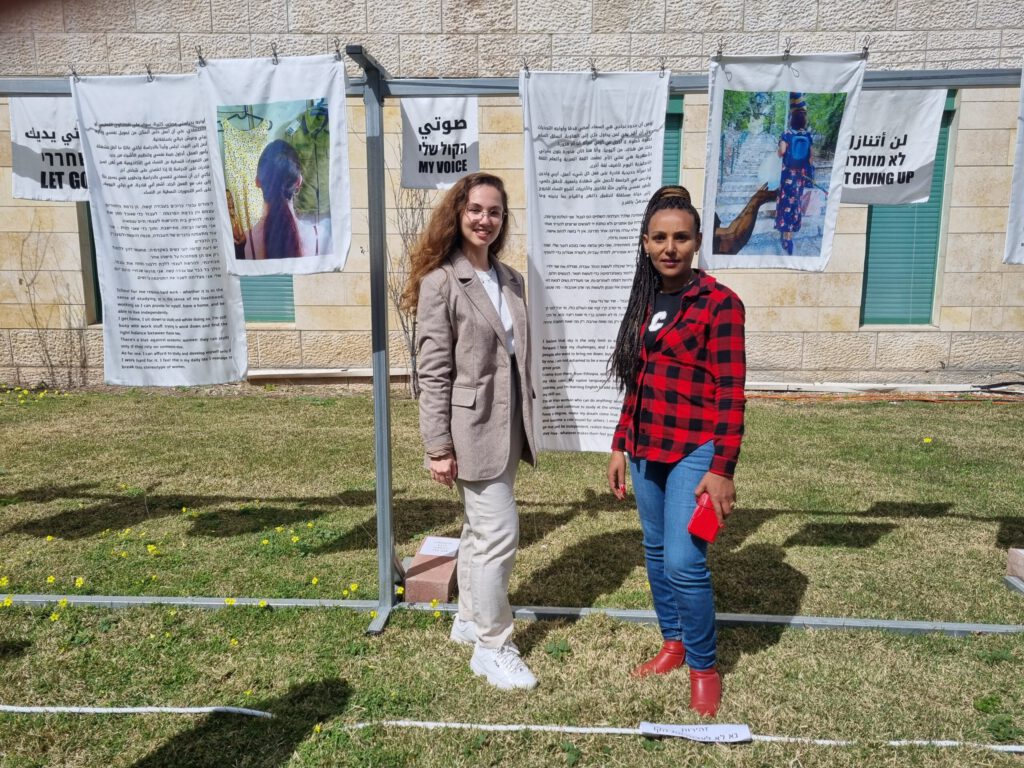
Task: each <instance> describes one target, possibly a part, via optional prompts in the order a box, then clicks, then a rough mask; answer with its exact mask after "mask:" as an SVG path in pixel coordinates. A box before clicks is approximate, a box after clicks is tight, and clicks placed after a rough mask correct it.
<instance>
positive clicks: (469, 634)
mask: <svg viewBox="0 0 1024 768" xmlns="http://www.w3.org/2000/svg"><path fill="white" fill-rule="evenodd" d="M448 638H449V639H450V640H451V641H452V642H453V643H458V644H459V645H476V624H475V623H474V622H472V621H466V620H465V619H461V618H459V616H458V615H456V616H455V621H453V622H452V631H451V633H450V634H449V635H448Z"/></svg>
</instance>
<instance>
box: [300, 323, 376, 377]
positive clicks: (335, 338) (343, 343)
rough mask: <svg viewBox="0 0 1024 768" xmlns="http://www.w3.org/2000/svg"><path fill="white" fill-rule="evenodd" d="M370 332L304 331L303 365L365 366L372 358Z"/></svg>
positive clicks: (317, 366)
mask: <svg viewBox="0 0 1024 768" xmlns="http://www.w3.org/2000/svg"><path fill="white" fill-rule="evenodd" d="M370 341H371V340H370V334H369V333H368V332H353V331H349V332H342V331H330V332H327V331H324V332H318V331H306V330H304V331H302V365H303V366H304V367H306V368H346V367H349V368H351V367H365V366H366V365H368V363H369V361H370V358H371V354H372V352H371V346H370Z"/></svg>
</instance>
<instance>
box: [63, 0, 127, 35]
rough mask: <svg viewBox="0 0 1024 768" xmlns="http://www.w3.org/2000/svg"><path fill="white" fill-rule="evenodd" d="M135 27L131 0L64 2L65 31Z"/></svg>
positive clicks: (99, 30) (122, 29)
mask: <svg viewBox="0 0 1024 768" xmlns="http://www.w3.org/2000/svg"><path fill="white" fill-rule="evenodd" d="M134 29H135V7H134V6H133V5H132V0H76V2H71V3H64V31H65V32H106V31H112V32H113V31H116V32H131V31H133V30H134Z"/></svg>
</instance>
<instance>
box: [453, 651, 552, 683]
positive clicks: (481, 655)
mask: <svg viewBox="0 0 1024 768" xmlns="http://www.w3.org/2000/svg"><path fill="white" fill-rule="evenodd" d="M469 668H470V669H472V670H473V674H475V675H478V676H480V675H482V676H484V677H486V678H487V682H488V683H490V684H491V685H493V686H495V687H496V688H501V689H502V690H506V691H507V690H510V689H512V688H536V687H537V678H536V677H534V676H533V672H531V671H530V668H529V667H528V666H526V664H525V663H524V662H523V660H522V659H521V658H519V649H518V648H516V647H515V646H514V645H511V644H509V645H503V646H501V647H500V648H484V647H483V646H481V645H478V646H477V647H476V648H475V649H474V650H473V658H472V659H470V661H469Z"/></svg>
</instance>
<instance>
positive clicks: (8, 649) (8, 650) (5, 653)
mask: <svg viewBox="0 0 1024 768" xmlns="http://www.w3.org/2000/svg"><path fill="white" fill-rule="evenodd" d="M31 647H32V641H30V640H0V662H3V661H10V660H12V659H17V658H20V657H22V656H24V655H25V653H26V651H28V649H29V648H31Z"/></svg>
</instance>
